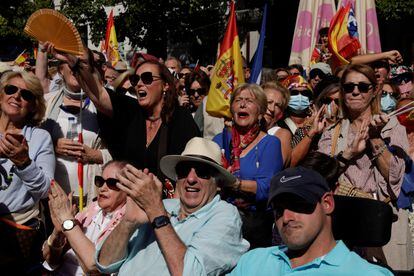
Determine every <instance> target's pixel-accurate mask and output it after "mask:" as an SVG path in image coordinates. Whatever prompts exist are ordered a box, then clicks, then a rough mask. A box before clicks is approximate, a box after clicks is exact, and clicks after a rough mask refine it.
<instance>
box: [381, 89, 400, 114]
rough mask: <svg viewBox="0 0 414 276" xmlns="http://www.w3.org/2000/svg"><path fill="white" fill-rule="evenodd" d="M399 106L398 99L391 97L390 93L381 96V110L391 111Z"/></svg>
mask: <svg viewBox="0 0 414 276" xmlns="http://www.w3.org/2000/svg"><path fill="white" fill-rule="evenodd" d="M396 106H397V100H396V99H394V97H391V95H390V94H388V93H387V95H385V96H382V97H381V110H382V111H383V112H385V113H390V112H391V111H393V110H394V109H395V107H396Z"/></svg>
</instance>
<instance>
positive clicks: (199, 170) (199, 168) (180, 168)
mask: <svg viewBox="0 0 414 276" xmlns="http://www.w3.org/2000/svg"><path fill="white" fill-rule="evenodd" d="M191 169H194V170H195V172H196V174H197V176H198V177H199V178H202V179H210V177H212V176H213V175H214V169H213V168H211V167H210V166H208V165H206V164H204V163H197V162H185V161H184V162H180V163H178V164H177V165H176V166H175V172H176V173H177V178H178V179H182V178H186V177H187V176H188V174H189V173H190V171H191Z"/></svg>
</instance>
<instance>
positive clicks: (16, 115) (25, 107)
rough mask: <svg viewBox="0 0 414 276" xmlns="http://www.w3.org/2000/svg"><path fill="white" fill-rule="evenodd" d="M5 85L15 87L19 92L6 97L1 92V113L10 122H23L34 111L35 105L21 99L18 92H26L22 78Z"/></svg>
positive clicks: (11, 80) (13, 79)
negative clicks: (23, 90)
mask: <svg viewBox="0 0 414 276" xmlns="http://www.w3.org/2000/svg"><path fill="white" fill-rule="evenodd" d="M7 84H10V85H13V86H16V87H17V88H19V91H17V92H16V93H14V94H11V95H7V94H6V93H4V91H1V94H0V97H1V98H0V101H1V111H2V113H3V114H4V115H6V116H8V117H9V118H10V120H11V121H13V122H23V121H24V119H25V118H27V115H28V114H29V113H32V112H33V111H34V109H35V103H34V102H33V101H27V100H24V99H23V98H22V95H21V91H20V90H22V89H26V90H28V88H27V86H26V83H25V82H24V80H23V79H22V78H20V77H15V78H12V79H10V80H9V81H8V82H7ZM7 84H6V85H7ZM6 85H5V86H6Z"/></svg>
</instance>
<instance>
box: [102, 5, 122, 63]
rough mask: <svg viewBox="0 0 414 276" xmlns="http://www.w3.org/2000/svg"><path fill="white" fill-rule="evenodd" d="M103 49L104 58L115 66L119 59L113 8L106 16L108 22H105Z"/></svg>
mask: <svg viewBox="0 0 414 276" xmlns="http://www.w3.org/2000/svg"><path fill="white" fill-rule="evenodd" d="M104 49H105V54H106V58H107V59H108V61H110V62H111V63H112V66H115V64H116V63H117V62H118V61H119V60H120V56H119V52H118V40H117V39H116V32H115V24H114V14H113V10H111V13H110V14H109V17H108V23H107V24H106V36H105V47H104Z"/></svg>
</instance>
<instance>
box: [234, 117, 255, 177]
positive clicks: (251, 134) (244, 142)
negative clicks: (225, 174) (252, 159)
mask: <svg viewBox="0 0 414 276" xmlns="http://www.w3.org/2000/svg"><path fill="white" fill-rule="evenodd" d="M259 132H260V127H259V124H255V125H254V126H253V127H252V128H251V129H249V131H248V132H247V133H246V134H245V135H244V136H243V139H240V136H241V135H240V134H239V132H238V131H237V129H236V127H235V126H233V127H232V129H231V145H232V150H231V170H230V172H231V173H232V174H235V172H238V171H239V170H240V155H241V153H242V151H243V150H244V149H245V148H246V147H247V146H248V145H250V143H251V142H253V141H254V139H256V137H257V135H259ZM236 174H238V173H236Z"/></svg>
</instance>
